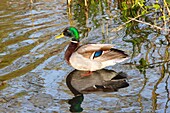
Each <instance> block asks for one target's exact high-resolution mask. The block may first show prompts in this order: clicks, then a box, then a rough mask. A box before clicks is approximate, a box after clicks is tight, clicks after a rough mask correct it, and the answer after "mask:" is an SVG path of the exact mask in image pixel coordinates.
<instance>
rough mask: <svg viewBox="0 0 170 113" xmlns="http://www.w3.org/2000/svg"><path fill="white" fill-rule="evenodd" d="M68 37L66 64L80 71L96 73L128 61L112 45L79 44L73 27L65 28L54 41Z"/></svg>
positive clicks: (76, 31) (124, 55)
mask: <svg viewBox="0 0 170 113" xmlns="http://www.w3.org/2000/svg"><path fill="white" fill-rule="evenodd" d="M64 36H67V37H70V38H71V42H70V44H69V46H68V48H67V50H66V52H65V60H66V61H67V63H68V64H70V65H71V66H72V67H74V68H75V69H77V70H81V71H89V72H92V71H96V70H100V69H102V68H105V67H106V66H111V65H115V64H116V63H119V62H123V61H124V60H126V59H128V55H127V54H125V53H124V51H122V50H118V49H114V48H113V45H112V44H85V45H81V46H80V43H79V38H80V37H79V32H78V30H77V29H76V28H75V27H67V28H65V30H64V31H63V33H61V34H60V35H59V36H56V39H59V38H61V37H64Z"/></svg>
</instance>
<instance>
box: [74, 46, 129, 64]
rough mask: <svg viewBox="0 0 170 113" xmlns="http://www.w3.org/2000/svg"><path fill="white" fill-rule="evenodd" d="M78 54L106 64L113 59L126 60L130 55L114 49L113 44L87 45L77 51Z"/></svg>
mask: <svg viewBox="0 0 170 113" xmlns="http://www.w3.org/2000/svg"><path fill="white" fill-rule="evenodd" d="M77 53H78V54H81V55H82V56H83V57H85V58H88V59H91V60H95V61H99V62H104V61H108V60H113V59H124V58H127V57H128V55H127V54H126V53H125V52H124V51H122V50H118V49H114V48H113V45H112V44H87V45H83V46H81V47H80V48H78V49H77Z"/></svg>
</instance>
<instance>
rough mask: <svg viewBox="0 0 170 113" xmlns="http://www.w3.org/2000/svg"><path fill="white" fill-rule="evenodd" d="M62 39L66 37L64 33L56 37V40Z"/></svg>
mask: <svg viewBox="0 0 170 113" xmlns="http://www.w3.org/2000/svg"><path fill="white" fill-rule="evenodd" d="M62 37H64V34H63V33H61V34H60V35H58V36H56V37H55V39H59V38H62Z"/></svg>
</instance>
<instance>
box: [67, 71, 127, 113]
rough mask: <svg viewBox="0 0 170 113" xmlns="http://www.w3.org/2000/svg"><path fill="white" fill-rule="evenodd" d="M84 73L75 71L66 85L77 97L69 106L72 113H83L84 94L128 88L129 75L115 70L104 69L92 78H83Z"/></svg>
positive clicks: (68, 78)
mask: <svg viewBox="0 0 170 113" xmlns="http://www.w3.org/2000/svg"><path fill="white" fill-rule="evenodd" d="M83 73H86V72H82V71H78V70H74V71H72V72H71V73H69V75H68V76H67V78H66V84H67V86H68V88H69V89H70V91H71V92H72V93H73V94H74V95H75V97H73V98H72V99H71V100H69V104H70V105H71V107H70V111H71V112H81V111H83V108H81V103H82V102H83V99H84V96H83V94H87V93H95V92H114V91H118V90H119V89H120V88H125V87H128V86H129V84H128V83H127V81H126V80H127V74H126V73H124V72H119V73H117V72H115V71H113V70H107V69H102V70H98V71H95V72H93V73H92V74H91V75H90V76H82V74H83Z"/></svg>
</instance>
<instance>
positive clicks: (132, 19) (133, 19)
mask: <svg viewBox="0 0 170 113" xmlns="http://www.w3.org/2000/svg"><path fill="white" fill-rule="evenodd" d="M129 19H130V20H131V21H136V22H139V23H143V24H146V25H149V26H151V27H153V28H156V29H159V30H165V31H170V29H166V28H161V27H159V26H156V25H152V24H150V23H147V22H144V21H140V20H137V19H135V18H130V17H129Z"/></svg>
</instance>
